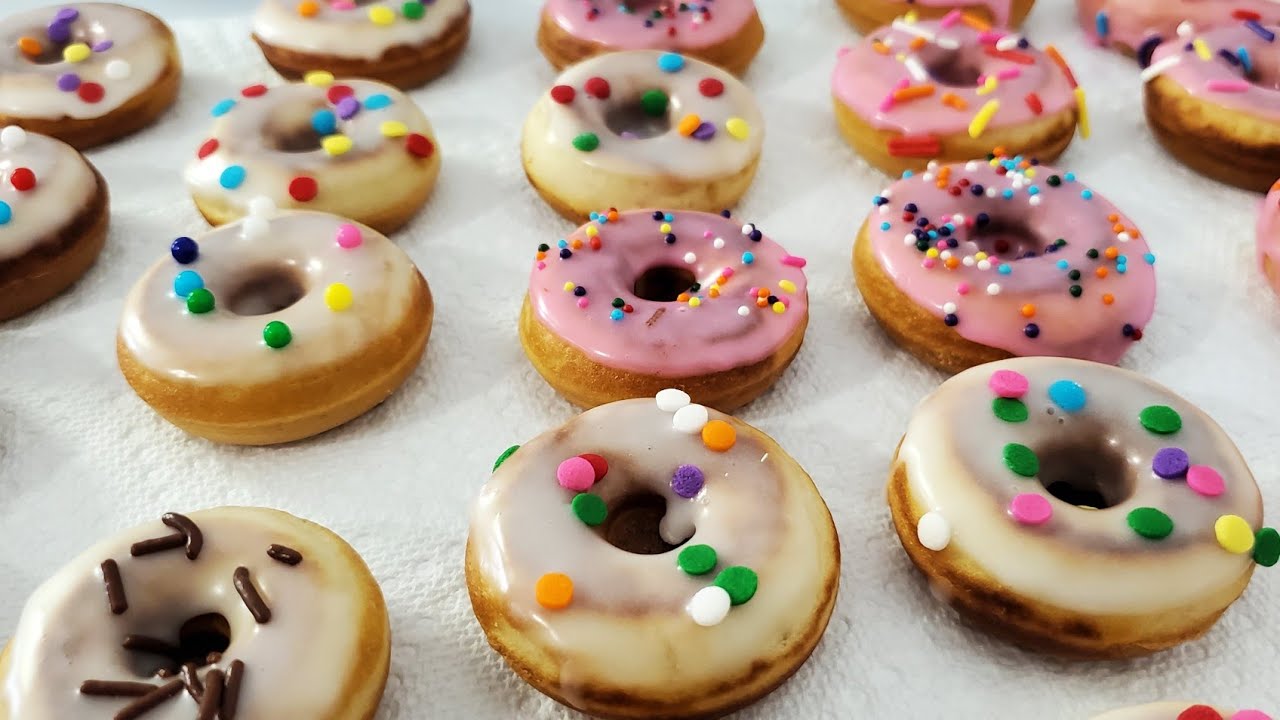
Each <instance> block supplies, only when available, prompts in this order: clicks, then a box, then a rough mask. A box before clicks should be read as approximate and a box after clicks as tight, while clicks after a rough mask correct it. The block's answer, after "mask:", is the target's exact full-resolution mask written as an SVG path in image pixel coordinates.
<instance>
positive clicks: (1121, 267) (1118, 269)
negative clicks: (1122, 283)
mask: <svg viewBox="0 0 1280 720" xmlns="http://www.w3.org/2000/svg"><path fill="white" fill-rule="evenodd" d="M1116 272H1118V273H1120V274H1121V275H1123V274H1125V273H1127V272H1129V266H1128V265H1117V266H1116Z"/></svg>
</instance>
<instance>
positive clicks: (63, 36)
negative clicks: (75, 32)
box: [46, 20, 71, 43]
mask: <svg viewBox="0 0 1280 720" xmlns="http://www.w3.org/2000/svg"><path fill="white" fill-rule="evenodd" d="M46 30H47V31H48V34H49V39H50V40H52V41H53V42H55V43H65V42H70V41H71V23H69V22H63V21H62V20H54V21H53V22H51V23H49V25H48V27H47V28H46Z"/></svg>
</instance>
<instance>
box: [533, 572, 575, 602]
mask: <svg viewBox="0 0 1280 720" xmlns="http://www.w3.org/2000/svg"><path fill="white" fill-rule="evenodd" d="M533 595H534V599H536V600H537V601H538V604H539V605H541V606H542V607H544V608H546V609H548V610H563V609H565V608H567V607H569V603H571V602H573V581H572V580H570V579H569V576H568V575H565V574H564V573H547V574H546V575H543V576H542V577H540V578H538V582H537V583H536V584H535V585H534V586H533Z"/></svg>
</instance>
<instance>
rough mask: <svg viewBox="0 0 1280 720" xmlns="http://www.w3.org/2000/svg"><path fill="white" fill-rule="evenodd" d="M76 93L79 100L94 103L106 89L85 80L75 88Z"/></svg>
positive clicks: (104, 93)
mask: <svg viewBox="0 0 1280 720" xmlns="http://www.w3.org/2000/svg"><path fill="white" fill-rule="evenodd" d="M76 94H77V95H79V96H80V99H81V100H83V101H85V102H87V103H96V102H99V101H101V100H102V97H103V96H104V95H106V94H107V91H106V90H105V89H103V87H102V86H101V85H99V84H98V83H95V82H87V83H81V84H80V87H79V89H77V90H76Z"/></svg>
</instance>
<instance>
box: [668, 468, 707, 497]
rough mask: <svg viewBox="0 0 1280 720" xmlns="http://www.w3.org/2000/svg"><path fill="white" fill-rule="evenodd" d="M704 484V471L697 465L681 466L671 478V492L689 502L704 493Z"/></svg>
mask: <svg viewBox="0 0 1280 720" xmlns="http://www.w3.org/2000/svg"><path fill="white" fill-rule="evenodd" d="M703 482H704V478H703V476H702V471H701V470H699V469H698V466H697V465H681V466H680V467H678V468H676V472H675V474H674V475H672V476H671V490H672V491H673V492H675V494H677V495H679V496H680V497H682V498H685V499H686V500H687V499H690V498H694V497H697V495H698V493H700V492H702V483H703Z"/></svg>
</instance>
